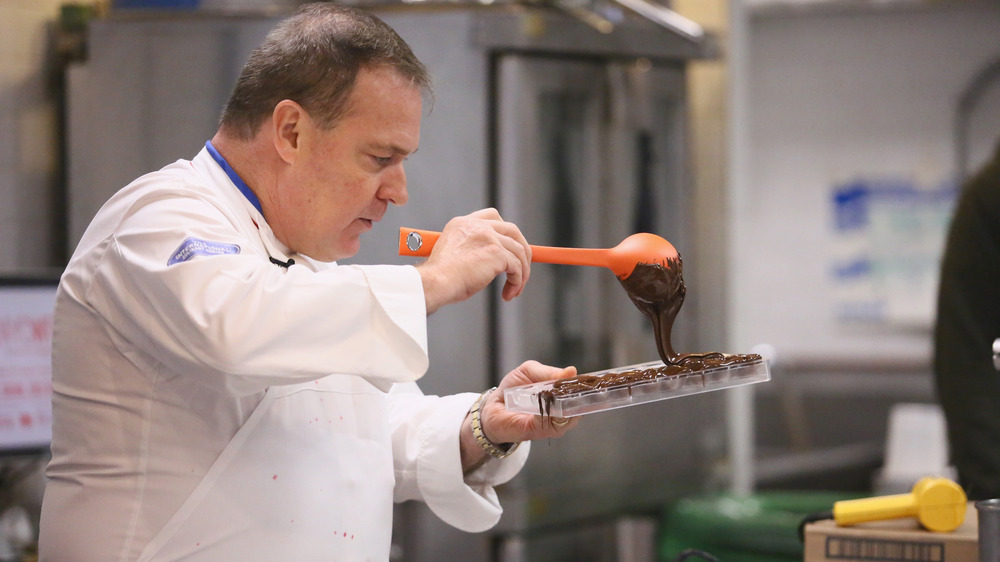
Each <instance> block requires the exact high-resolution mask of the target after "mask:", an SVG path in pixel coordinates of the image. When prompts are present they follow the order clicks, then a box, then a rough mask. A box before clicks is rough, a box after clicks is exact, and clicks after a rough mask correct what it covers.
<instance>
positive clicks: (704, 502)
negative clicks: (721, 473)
mask: <svg viewBox="0 0 1000 562" xmlns="http://www.w3.org/2000/svg"><path fill="white" fill-rule="evenodd" d="M857 497H859V496H857V495H846V494H844V493H832V492H831V493H828V492H786V491H783V492H761V493H757V494H752V495H749V496H733V495H717V496H703V497H693V498H686V499H682V500H680V501H678V502H677V503H675V504H673V505H672V506H671V507H670V508H669V509H667V510H666V512H665V514H664V517H663V525H662V528H661V531H660V546H659V555H660V560H662V561H664V562H666V561H670V560H674V559H675V558H677V556H678V555H679V554H680V553H681V552H683V551H685V550H688V549H698V550H703V551H705V552H708V553H709V554H712V555H713V556H715V557H716V558H718V559H719V560H722V561H723V562H785V561H788V562H799V561H801V560H802V542H801V541H800V540H799V523H801V522H802V519H803V518H804V517H806V516H807V515H810V514H812V513H816V512H821V511H829V510H830V509H833V504H834V503H835V502H838V501H840V500H846V499H854V498H857ZM693 559H694V560H697V558H693Z"/></svg>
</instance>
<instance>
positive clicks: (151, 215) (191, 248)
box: [40, 4, 575, 562]
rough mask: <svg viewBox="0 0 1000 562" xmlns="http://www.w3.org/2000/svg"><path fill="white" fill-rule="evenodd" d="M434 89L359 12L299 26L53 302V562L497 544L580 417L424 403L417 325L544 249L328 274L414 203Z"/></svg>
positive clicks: (47, 528) (492, 403) (527, 370)
mask: <svg viewBox="0 0 1000 562" xmlns="http://www.w3.org/2000/svg"><path fill="white" fill-rule="evenodd" d="M428 84H429V80H428V77H427V74H426V71H425V69H424V68H423V66H422V65H421V64H420V63H419V61H417V59H416V58H415V57H414V56H413V54H412V53H411V52H410V50H409V48H408V47H407V46H406V44H405V43H404V42H403V41H402V40H401V39H400V38H399V37H398V36H397V35H396V34H395V32H393V31H392V30H391V29H390V28H389V27H388V26H386V25H385V24H384V23H383V22H381V21H379V20H378V19H376V18H374V17H373V16H371V15H369V14H366V13H364V12H361V11H358V10H354V9H350V8H345V7H340V6H336V5H333V4H316V5H309V6H304V7H303V8H301V9H300V10H299V11H298V12H297V13H296V14H295V15H293V16H292V17H291V18H289V19H287V20H285V21H284V22H282V23H281V24H280V25H279V26H278V27H277V28H276V29H275V30H273V31H272V32H271V34H269V35H268V37H267V38H266V39H265V41H264V43H263V44H262V45H261V47H259V48H258V49H257V50H256V51H255V52H254V53H253V54H252V55H251V57H250V59H249V61H248V62H247V65H246V67H245V68H244V71H243V73H242V75H241V77H240V79H239V82H238V84H237V86H236V88H235V90H234V92H233V95H232V97H231V98H230V101H229V103H228V104H227V107H226V109H225V111H224V114H223V117H222V120H221V123H220V127H219V131H218V133H217V134H216V135H215V137H214V138H213V139H212V140H211V141H210V142H209V143H207V144H206V147H205V149H204V150H202V151H201V152H200V153H199V154H198V155H197V156H196V157H195V158H194V159H193V160H191V161H185V160H180V161H178V162H176V163H174V164H171V165H169V166H167V167H165V168H163V169H162V170H160V171H158V172H154V173H152V174H148V175H146V176H143V177H141V178H139V179H138V180H136V181H135V182H133V183H132V184H130V185H129V186H126V187H125V188H124V189H123V190H122V191H120V192H119V193H118V194H116V195H115V196H114V197H112V199H111V200H110V201H109V202H108V203H107V204H106V205H105V206H104V207H103V208H102V209H101V211H100V212H99V213H98V214H97V216H96V218H95V219H94V221H93V223H92V224H91V226H90V228H89V229H88V231H87V232H86V234H85V235H84V237H83V239H82V240H81V242H80V245H79V247H78V248H77V250H76V252H75V254H74V256H73V258H72V259H71V260H70V263H69V265H68V266H67V269H66V271H65V273H64V274H63V278H62V282H61V284H60V290H59V294H58V297H57V303H56V321H55V333H54V343H53V379H54V380H53V390H54V398H53V410H54V411H53V417H54V423H53V443H52V455H53V456H52V461H51V463H50V464H49V467H48V469H47V475H48V477H49V485H48V487H47V489H46V493H45V498H44V502H43V507H42V523H41V533H40V550H41V557H42V559H43V560H59V561H62V560H73V561H82V562H86V561H91V560H93V561H102V562H103V561H107V560H179V559H184V560H212V561H222V560H225V561H229V560H234V561H235V560H239V561H253V560H386V559H388V556H389V546H390V544H389V542H390V533H391V519H392V502H393V500H395V501H403V500H408V499H419V500H422V501H425V502H426V503H427V504H428V505H429V507H430V508H431V509H432V510H433V511H434V512H435V513H436V514H437V515H438V516H439V517H441V518H442V519H443V520H444V521H446V522H447V523H449V524H451V525H454V526H456V527H458V528H460V529H464V530H467V531H482V530H485V529H488V528H489V527H491V526H492V525H494V524H495V523H496V521H497V520H498V518H499V516H500V506H499V504H498V502H497V498H496V494H495V493H494V491H493V486H495V485H497V484H500V483H503V482H505V481H506V480H508V479H510V478H511V477H513V475H514V474H516V472H517V471H518V470H519V469H520V467H521V466H522V465H523V463H524V462H525V456H526V454H527V448H528V447H527V446H521V447H517V443H519V442H521V441H526V440H531V439H536V438H549V437H558V436H561V435H563V434H564V433H565V432H566V431H567V430H569V429H570V428H572V427H573V426H574V425H575V422H574V421H569V420H554V423H549V422H548V421H545V422H544V423H543V421H542V419H541V418H539V417H537V416H532V415H524V414H515V413H510V412H507V411H506V410H505V409H504V407H503V403H502V392H501V391H500V390H502V388H505V387H509V386H513V385H518V384H524V383H528V382H533V381H538V380H545V379H550V378H554V377H558V376H567V375H571V374H573V372H574V371H573V369H572V368H568V369H557V368H554V367H547V366H543V365H540V364H538V363H535V362H527V363H525V364H523V365H521V366H520V367H519V368H518V369H516V370H515V371H513V372H511V373H509V374H508V375H507V376H506V377H504V379H503V381H502V382H501V384H500V387H501V389H500V390H497V391H493V392H490V391H487V392H485V393H484V394H482V395H478V396H477V395H474V394H467V395H455V396H444V397H432V396H424V395H422V394H421V393H420V392H419V390H418V389H417V388H416V386H415V384H414V383H413V381H415V380H416V379H418V378H419V377H420V376H421V375H422V374H423V373H424V371H425V370H426V368H427V366H428V358H427V350H426V347H427V346H426V333H425V330H426V315H427V314H429V313H431V312H433V311H435V310H436V309H438V308H439V307H441V306H443V305H446V304H449V303H454V302H458V301H461V300H463V299H466V298H467V297H469V296H471V295H473V294H475V293H476V292H477V291H479V290H481V289H483V288H484V287H485V286H486V285H487V284H489V283H490V282H491V281H492V279H494V278H495V277H496V276H497V275H500V274H505V275H506V284H505V286H504V289H503V293H502V294H503V297H504V298H505V299H507V300H509V299H512V298H514V297H516V296H517V295H518V294H519V293H520V292H521V291H522V290H523V288H524V284H525V283H526V282H527V280H528V277H529V273H530V268H529V264H530V255H531V251H530V248H529V246H528V245H527V243H526V241H525V240H524V237H523V236H522V235H521V234H520V232H519V231H518V229H517V227H516V226H514V225H513V224H511V223H507V222H504V221H502V220H501V218H500V216H499V214H498V213H497V212H496V211H495V210H492V209H487V210H482V211H478V212H475V213H472V214H471V215H468V216H465V217H459V218H456V219H453V220H452V221H450V222H449V223H448V224H447V225H446V226H445V228H444V229H443V233H442V236H441V238H440V240H439V241H438V242H437V244H436V245H435V248H434V251H433V253H432V254H431V256H430V257H429V258H428V259H427V261H426V262H425V263H423V264H421V265H420V266H418V267H410V266H338V265H336V263H334V260H337V259H340V258H344V257H347V256H350V255H352V254H354V253H355V252H357V251H358V247H359V236H360V235H361V234H362V233H364V232H365V231H367V230H368V229H370V228H371V227H372V226H373V224H374V223H375V222H377V221H378V220H379V219H380V218H381V217H382V215H383V213H384V212H385V210H386V208H387V206H388V205H389V204H390V203H391V204H395V205H403V204H405V203H406V200H407V198H408V192H407V186H406V177H405V174H404V171H403V162H404V160H405V159H406V158H407V157H408V156H409V155H411V154H413V153H414V152H415V151H416V150H417V146H418V143H419V132H420V118H421V113H422V99H423V94H424V93H425V91H426V90H427V88H428Z"/></svg>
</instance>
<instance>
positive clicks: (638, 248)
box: [399, 228, 678, 279]
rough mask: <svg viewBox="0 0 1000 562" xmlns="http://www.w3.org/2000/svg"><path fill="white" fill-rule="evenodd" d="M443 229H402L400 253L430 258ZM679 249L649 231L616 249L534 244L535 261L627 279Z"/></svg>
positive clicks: (663, 261)
mask: <svg viewBox="0 0 1000 562" xmlns="http://www.w3.org/2000/svg"><path fill="white" fill-rule="evenodd" d="M440 236H441V233H440V232H435V231H432V230H419V229H416V228H400V229H399V255H401V256H415V257H426V256H429V255H430V253H431V249H432V248H433V247H434V244H435V243H436V242H437V239H438V237H440ZM677 257H678V254H677V249H676V248H674V245H673V244H671V243H670V242H667V241H666V240H665V239H663V238H661V237H659V236H657V235H655V234H649V233H648V232H640V233H639V234H633V235H631V236H629V237H628V238H626V239H625V240H622V242H621V243H620V244H618V245H617V246H615V247H614V248H557V247H554V246H534V245H532V246H531V261H533V262H539V263H557V264H563V265H592V266H596V267H606V268H608V269H610V270H611V271H613V272H614V273H615V275H617V276H618V278H619V279H625V278H626V277H628V276H629V275H631V274H632V270H633V269H635V266H636V265H637V264H640V263H649V264H660V265H662V266H664V267H669V265H668V264H667V260H668V259H677Z"/></svg>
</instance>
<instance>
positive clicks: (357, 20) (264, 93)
mask: <svg viewBox="0 0 1000 562" xmlns="http://www.w3.org/2000/svg"><path fill="white" fill-rule="evenodd" d="M379 66H384V67H388V68H390V69H392V70H393V71H395V72H396V73H397V74H399V76H401V77H402V78H405V79H408V80H410V81H411V82H412V84H413V85H414V87H417V88H420V89H421V90H422V92H423V94H424V95H425V96H426V95H430V94H431V78H430V74H429V73H428V71H427V68H426V67H425V66H424V65H423V63H421V62H420V61H419V60H418V59H417V57H416V56H415V55H414V54H413V51H411V50H410V47H409V45H407V44H406V42H405V41H403V39H402V38H401V37H400V36H399V35H398V34H397V33H396V32H395V31H394V30H393V29H392V28H391V27H389V25H387V24H386V23H385V22H383V21H382V20H380V19H378V18H377V17H375V16H374V15H372V14H370V13H368V12H365V11H363V10H360V9H357V8H352V7H348V6H343V5H338V4H333V3H328V2H320V3H315V4H305V5H303V6H301V7H300V8H299V9H298V10H296V12H295V13H294V14H293V15H291V16H290V17H288V18H287V19H285V20H283V21H281V22H280V23H279V24H278V25H277V26H276V27H275V28H274V29H273V30H271V32H270V33H268V34H267V37H266V38H265V39H264V42H263V43H261V45H260V46H259V47H257V48H256V49H255V50H254V51H253V52H252V53H251V54H250V57H249V59H248V60H247V63H246V65H244V67H243V71H242V72H241V74H240V77H239V80H238V81H237V83H236V87H235V88H234V90H233V93H232V95H231V96H230V98H229V101H228V102H227V103H226V107H225V109H224V110H223V112H222V118H221V119H220V122H219V127H220V129H222V130H223V131H225V132H226V133H227V134H229V135H232V136H235V137H236V138H239V139H242V140H250V139H252V138H253V137H254V136H255V135H256V134H257V131H258V130H259V129H260V127H261V125H263V124H264V122H265V121H267V119H268V118H270V116H271V113H272V112H273V111H274V107H275V106H276V105H277V104H278V102H280V101H282V100H286V99H288V100H292V101H294V102H296V103H298V104H299V105H301V106H302V107H304V108H305V110H306V111H307V112H309V115H310V116H312V117H313V118H314V119H316V120H317V121H318V122H319V123H320V126H321V127H325V128H331V127H333V126H334V125H335V124H336V121H337V119H338V118H339V117H341V116H342V115H343V113H344V111H345V110H346V109H347V100H348V99H349V97H350V94H351V91H352V90H353V88H354V83H355V80H356V79H357V76H358V72H359V71H360V70H361V69H370V68H375V67H379Z"/></svg>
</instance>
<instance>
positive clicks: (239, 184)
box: [205, 140, 264, 216]
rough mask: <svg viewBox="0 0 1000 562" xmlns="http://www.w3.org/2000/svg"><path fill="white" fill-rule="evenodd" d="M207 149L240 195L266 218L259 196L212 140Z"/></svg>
mask: <svg viewBox="0 0 1000 562" xmlns="http://www.w3.org/2000/svg"><path fill="white" fill-rule="evenodd" d="M205 148H207V149H208V153H209V154H211V155H212V158H213V159H215V161H216V162H218V164H219V166H221V167H222V170H223V171H225V172H226V175H227V176H229V179H230V180H232V181H233V183H234V184H236V189H239V190H240V193H242V194H243V196H244V197H246V198H247V200H249V201H250V204H251V205H253V206H254V208H255V209H257V212H258V213H260V215H261V216H264V209H263V208H262V207H261V206H260V199H257V195H255V194H254V192H253V190H251V189H250V186H249V185H247V183H246V182H245V181H243V178H241V177H240V176H239V174H237V173H236V170H234V169H233V167H232V166H230V165H229V162H226V159H225V158H223V157H222V155H221V154H219V151H218V150H216V149H215V146H213V145H212V141H210V140H209V141H205Z"/></svg>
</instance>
